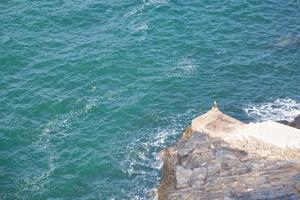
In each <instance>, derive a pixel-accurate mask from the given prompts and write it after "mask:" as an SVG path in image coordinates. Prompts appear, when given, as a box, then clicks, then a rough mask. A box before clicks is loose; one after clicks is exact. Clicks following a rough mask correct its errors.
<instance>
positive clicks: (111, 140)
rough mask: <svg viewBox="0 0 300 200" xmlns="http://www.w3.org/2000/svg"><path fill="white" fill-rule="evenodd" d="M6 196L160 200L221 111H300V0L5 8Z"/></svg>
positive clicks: (2, 107)
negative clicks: (163, 182) (169, 166)
mask: <svg viewBox="0 0 300 200" xmlns="http://www.w3.org/2000/svg"><path fill="white" fill-rule="evenodd" d="M0 30H1V31H0V44H1V46H0V185H1V186H0V199H1V200H2V199H3V200H6V199H13V200H15V199H37V200H43V199H51V200H54V199H55V200H56V199H67V200H73V199H108V200H112V199H116V200H119V199H148V198H150V197H149V191H151V189H152V188H155V187H156V186H157V185H158V183H159V176H160V175H159V169H160V167H161V161H160V160H159V159H158V153H159V151H160V150H162V149H163V148H165V147H166V146H168V145H170V144H172V143H173V142H175V141H176V138H178V137H179V135H180V134H181V131H182V130H183V129H184V128H185V127H186V126H187V125H188V124H189V123H190V121H191V120H192V119H193V118H194V117H196V116H198V115H200V114H201V113H203V112H205V111H207V110H209V109H210V107H211V104H212V102H213V101H215V100H216V101H217V102H218V105H219V108H220V109H221V110H222V111H223V112H225V113H227V114H229V115H231V116H233V117H235V118H237V119H239V120H242V121H245V122H254V121H264V120H268V119H272V120H281V119H286V120H291V119H293V117H294V116H296V115H297V114H300V1H298V0H287V1H279V0H269V1H258V0H252V1H246V0H240V1H233V0H226V1H218V2H217V1H207V0H203V1H200V0H198V1H194V0H192V1H171V0H170V1H168V0H144V1H141V0H140V1H136V0H130V1H129V0H122V1H121V0H111V1H107V0H102V1H96V0H85V1H83V0H76V1H70V0H65V1H62V0H56V1H47V0H45V1H25V0H3V1H1V2H0Z"/></svg>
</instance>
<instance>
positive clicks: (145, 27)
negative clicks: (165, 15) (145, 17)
mask: <svg viewBox="0 0 300 200" xmlns="http://www.w3.org/2000/svg"><path fill="white" fill-rule="evenodd" d="M148 28H149V27H148V24H147V23H143V24H141V25H138V26H137V27H136V28H135V31H136V32H144V31H146V30H148Z"/></svg>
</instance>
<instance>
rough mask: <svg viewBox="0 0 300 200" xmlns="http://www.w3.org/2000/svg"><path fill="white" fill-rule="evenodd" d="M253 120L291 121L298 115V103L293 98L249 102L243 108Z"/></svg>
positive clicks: (299, 109) (299, 107) (299, 110)
mask: <svg viewBox="0 0 300 200" xmlns="http://www.w3.org/2000/svg"><path fill="white" fill-rule="evenodd" d="M243 109H244V111H245V112H246V113H247V115H248V116H249V117H251V118H254V119H255V121H267V120H272V121H279V120H287V121H289V122H290V121H292V120H293V119H294V118H295V117H296V116H298V115H300V103H299V102H297V101H295V100H293V99H288V98H286V99H276V100H274V101H272V102H266V103H261V104H251V105H248V106H247V107H245V108H243Z"/></svg>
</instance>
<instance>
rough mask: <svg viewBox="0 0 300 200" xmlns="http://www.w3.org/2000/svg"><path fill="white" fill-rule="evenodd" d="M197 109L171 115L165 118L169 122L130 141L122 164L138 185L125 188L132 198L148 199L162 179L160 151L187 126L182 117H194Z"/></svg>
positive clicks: (123, 169) (142, 132) (125, 171)
mask: <svg viewBox="0 0 300 200" xmlns="http://www.w3.org/2000/svg"><path fill="white" fill-rule="evenodd" d="M194 112H195V111H194V110H189V111H188V112H186V113H183V114H177V115H172V116H170V117H168V118H167V119H166V120H168V121H169V122H170V124H169V125H167V126H166V127H157V128H155V129H153V130H143V131H141V133H140V136H139V137H138V138H136V139H135V140H133V141H132V142H131V143H129V144H128V145H127V147H126V153H125V159H124V161H122V163H120V164H121V167H122V171H123V172H124V173H125V174H127V175H128V177H130V179H132V181H133V182H134V185H135V187H134V188H132V189H131V190H130V191H127V192H126V191H125V192H126V194H127V195H128V196H129V197H130V199H148V198H147V197H146V196H145V195H147V194H149V192H150V191H152V190H153V188H154V187H156V185H157V183H158V182H159V170H160V168H161V167H162V164H163V163H162V160H161V158H160V156H159V153H160V151H161V150H162V149H164V148H166V147H167V146H168V145H169V144H171V143H173V142H174V141H175V140H176V137H177V136H178V134H180V133H181V131H182V130H183V129H184V128H185V126H186V124H185V123H184V122H183V121H182V119H187V118H189V117H191V115H192V114H193V113H194Z"/></svg>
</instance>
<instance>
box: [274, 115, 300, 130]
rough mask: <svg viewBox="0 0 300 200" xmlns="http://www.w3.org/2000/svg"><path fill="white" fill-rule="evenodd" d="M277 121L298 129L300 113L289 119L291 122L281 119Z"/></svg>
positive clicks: (299, 126) (299, 127)
mask: <svg viewBox="0 0 300 200" xmlns="http://www.w3.org/2000/svg"><path fill="white" fill-rule="evenodd" d="M279 123H282V124H285V125H288V126H291V127H294V128H298V129H300V115H298V116H297V117H295V118H294V120H293V121H291V122H289V121H286V120H283V121H279Z"/></svg>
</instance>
